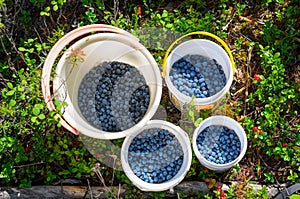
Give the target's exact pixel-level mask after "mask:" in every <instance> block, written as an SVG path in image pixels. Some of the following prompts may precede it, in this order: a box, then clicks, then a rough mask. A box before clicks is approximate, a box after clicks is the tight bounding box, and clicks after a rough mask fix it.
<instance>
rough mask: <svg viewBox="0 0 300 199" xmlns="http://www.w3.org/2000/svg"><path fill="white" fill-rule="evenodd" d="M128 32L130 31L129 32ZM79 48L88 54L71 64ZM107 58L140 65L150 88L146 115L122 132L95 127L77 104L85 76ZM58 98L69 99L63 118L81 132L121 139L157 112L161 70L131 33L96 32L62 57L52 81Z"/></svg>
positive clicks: (160, 89)
mask: <svg viewBox="0 0 300 199" xmlns="http://www.w3.org/2000/svg"><path fill="white" fill-rule="evenodd" d="M128 34H129V33H128ZM76 49H80V50H82V51H83V52H84V54H85V55H86V57H85V58H84V61H82V62H78V63H77V64H76V65H75V66H72V64H71V63H70V61H69V60H68V56H70V54H71V53H72V50H73V51H74V50H76ZM104 61H118V62H122V63H126V64H130V65H132V66H134V67H135V68H137V69H138V70H139V71H140V72H141V73H142V74H143V76H144V78H145V80H146V83H147V85H148V86H149V90H150V103H149V107H148V110H147V112H146V113H145V115H144V117H143V118H142V119H141V120H140V121H139V122H138V123H137V124H136V125H134V126H133V127H131V128H129V129H127V130H124V131H120V132H106V131H102V130H100V129H98V128H95V127H94V126H93V125H91V124H90V123H89V122H87V121H86V119H85V118H84V117H83V115H82V113H81V111H80V109H79V107H78V89H79V86H80V83H81V81H82V79H83V78H84V76H85V75H86V74H87V73H88V72H89V71H90V70H91V69H92V68H93V67H95V66H96V65H99V64H100V63H102V62H104ZM53 84H54V85H53V87H54V92H53V93H54V94H55V97H56V98H58V99H59V100H61V101H66V102H67V104H68V105H67V107H66V108H65V110H64V112H63V118H64V120H65V121H67V122H68V123H69V124H70V125H71V126H72V127H73V128H75V129H76V130H78V131H79V132H81V133H83V134H85V135H87V136H90V137H93V138H98V139H118V138H122V137H125V136H127V135H131V134H133V133H134V132H137V131H138V130H139V129H140V128H142V127H143V126H144V125H145V124H146V123H147V122H148V121H149V120H150V119H151V118H152V116H153V115H154V114H155V112H156V110H157V108H158V106H159V103H160V99H161V94H162V80H161V74H160V70H159V68H158V66H157V63H156V62H155V60H154V58H153V57H152V55H151V54H150V53H149V51H148V50H147V49H146V48H145V47H144V46H143V45H142V44H140V43H139V42H138V40H137V39H134V37H133V36H132V37H131V36H128V35H124V34H116V33H97V34H94V35H90V36H86V37H84V38H82V39H80V40H79V41H77V42H76V43H74V44H73V45H72V46H71V47H70V48H69V49H68V50H67V51H66V52H65V53H64V54H63V56H62V57H61V58H60V61H59V63H58V65H57V69H56V77H55V79H54V81H53Z"/></svg>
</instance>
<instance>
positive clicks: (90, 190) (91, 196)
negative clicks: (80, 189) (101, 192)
mask: <svg viewBox="0 0 300 199" xmlns="http://www.w3.org/2000/svg"><path fill="white" fill-rule="evenodd" d="M86 180H87V183H88V189H89V192H90V199H93V191H92V189H91V186H90V181H89V179H86Z"/></svg>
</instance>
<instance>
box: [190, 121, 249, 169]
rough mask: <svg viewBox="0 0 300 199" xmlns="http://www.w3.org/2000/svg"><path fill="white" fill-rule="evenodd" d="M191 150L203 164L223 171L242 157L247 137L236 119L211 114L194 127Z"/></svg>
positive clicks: (245, 148)
mask: <svg viewBox="0 0 300 199" xmlns="http://www.w3.org/2000/svg"><path fill="white" fill-rule="evenodd" d="M193 150H194V152H195V154H196V156H197V158H198V160H199V161H200V163H201V164H202V165H203V166H205V167H207V168H208V169H211V170H214V171H216V172H223V171H226V170H228V169H230V168H231V167H233V166H234V165H235V164H237V163H238V162H239V161H240V160H241V159H242V158H243V157H244V155H245V153H246V150H247V137H246V134H245V131H244V129H243V128H242V127H241V125H240V124H239V123H238V122H237V121H235V120H233V119H231V118H229V117H227V116H212V117H209V118H207V119H205V120H203V121H202V123H201V124H200V126H199V127H198V128H197V129H195V131H194V134H193Z"/></svg>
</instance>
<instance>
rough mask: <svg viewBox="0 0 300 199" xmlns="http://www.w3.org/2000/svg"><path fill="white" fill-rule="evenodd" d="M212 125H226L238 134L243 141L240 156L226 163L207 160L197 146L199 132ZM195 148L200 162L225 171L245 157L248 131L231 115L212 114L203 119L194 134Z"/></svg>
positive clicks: (215, 169) (217, 170)
mask: <svg viewBox="0 0 300 199" xmlns="http://www.w3.org/2000/svg"><path fill="white" fill-rule="evenodd" d="M211 125H220V126H225V127H227V128H229V129H233V130H234V131H235V133H236V135H237V136H238V138H239V140H240V142H241V151H240V154H239V156H238V157H237V158H236V159H235V160H233V161H232V162H229V163H226V164H216V163H213V162H210V161H208V160H206V159H205V158H204V157H203V156H202V155H201V154H200V152H199V150H198V147H197V137H198V135H199V133H201V132H202V131H203V130H204V129H205V128H206V127H208V126H211ZM192 142H193V150H194V153H195V154H196V157H197V158H198V160H199V161H200V163H201V164H202V165H203V166H205V167H207V168H209V169H211V170H214V171H216V172H223V171H226V170H228V169H230V168H231V167H233V166H234V165H236V164H237V163H238V162H239V161H241V159H242V158H243V157H244V155H245V153H246V150H247V144H248V142H247V136H246V133H245V131H244V129H243V127H242V126H241V125H240V124H239V123H238V122H237V121H235V120H233V119H232V118H230V117H227V116H220V115H217V116H211V117H209V118H207V119H205V120H203V121H202V122H201V123H200V125H199V127H198V128H197V129H195V131H194V134H193V140H192Z"/></svg>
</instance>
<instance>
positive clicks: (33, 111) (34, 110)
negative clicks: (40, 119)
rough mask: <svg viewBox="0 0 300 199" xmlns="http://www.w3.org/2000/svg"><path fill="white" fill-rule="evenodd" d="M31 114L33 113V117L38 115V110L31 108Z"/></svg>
mask: <svg viewBox="0 0 300 199" xmlns="http://www.w3.org/2000/svg"><path fill="white" fill-rule="evenodd" d="M32 113H33V115H38V114H40V109H38V108H33V109H32Z"/></svg>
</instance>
